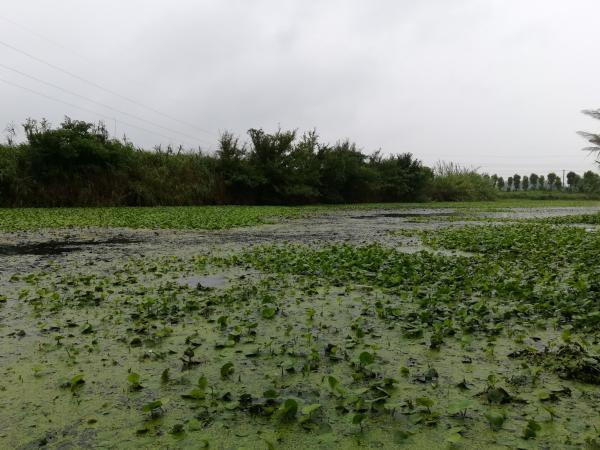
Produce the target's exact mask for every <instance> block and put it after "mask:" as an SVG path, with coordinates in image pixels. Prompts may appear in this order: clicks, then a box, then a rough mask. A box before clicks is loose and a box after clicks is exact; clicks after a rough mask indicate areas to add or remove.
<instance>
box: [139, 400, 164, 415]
mask: <svg viewBox="0 0 600 450" xmlns="http://www.w3.org/2000/svg"><path fill="white" fill-rule="evenodd" d="M162 405H163V403H162V401H160V400H154V401H152V402H150V403H146V404H145V405H144V406H142V411H144V412H152V411H154V410H155V409H159V408H161V407H162Z"/></svg>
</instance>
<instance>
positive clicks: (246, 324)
mask: <svg viewBox="0 0 600 450" xmlns="http://www.w3.org/2000/svg"><path fill="white" fill-rule="evenodd" d="M250 216H251V215H250ZM592 216H593V215H581V216H580V218H579V219H576V218H571V219H561V220H558V219H557V220H555V219H552V220H540V221H537V222H533V221H530V222H527V223H514V224H513V223H502V224H493V225H492V224H487V223H482V224H467V225H456V224H452V223H449V224H445V225H444V226H441V227H439V228H435V229H417V230H416V231H414V230H413V231H412V235H413V238H414V239H418V240H419V242H420V245H421V246H422V250H421V251H414V252H406V251H404V249H403V248H402V247H399V246H394V245H386V244H382V243H378V242H374V241H370V240H369V239H368V236H366V237H365V239H364V242H348V243H339V242H330V243H321V244H318V243H316V244H315V243H295V244H291V243H282V242H279V243H268V242H267V243H248V244H247V245H240V244H239V243H238V244H236V245H234V246H230V247H227V248H226V249H212V250H208V249H207V250H206V251H198V252H197V253H196V254H194V255H187V254H186V255H180V254H178V253H177V252H176V249H172V255H162V256H160V255H149V256H131V257H120V259H119V258H117V257H116V256H115V257H114V258H112V257H111V256H110V254H108V253H106V252H99V253H98V254H96V253H93V252H92V253H90V252H88V253H85V252H84V253H82V254H81V255H80V256H76V255H75V254H74V253H73V254H71V257H70V258H60V257H57V258H50V257H44V258H37V259H36V258H29V259H27V258H26V257H24V256H11V257H10V258H8V257H5V258H4V259H3V260H2V263H3V266H2V268H1V269H0V270H1V271H0V374H1V377H0V447H1V448H22V449H33V448H152V449H154V448H165V449H166V448H190V449H197V448H216V449H230V448H234V449H237V448H264V449H271V448H282V449H287V448H311V449H312V448H323V449H327V448H411V449H412V448H465V449H471V448H472V449H481V448H532V449H533V448H536V449H537V448H573V449H575V448H591V449H594V448H600V431H599V427H600V417H599V414H598V411H599V408H600V343H599V340H598V337H599V334H600V234H599V233H600V232H599V231H598V230H597V229H596V228H595V227H594V226H593V224H595V223H597V222H596V221H595V220H596V218H595V216H593V218H591V217H592ZM57 220H59V219H57ZM138 220H140V221H141V222H143V220H142V219H138ZM252 220H253V219H252ZM552 221H555V222H569V223H551V222H552ZM141 222H140V223H141ZM570 222H573V224H571V223H570ZM581 223H587V225H581ZM217 228H218V227H217ZM420 248H421V247H419V249H420ZM19 258H21V259H19ZM23 258H25V259H23ZM23 261H24V262H23ZM11 267H13V269H11Z"/></svg>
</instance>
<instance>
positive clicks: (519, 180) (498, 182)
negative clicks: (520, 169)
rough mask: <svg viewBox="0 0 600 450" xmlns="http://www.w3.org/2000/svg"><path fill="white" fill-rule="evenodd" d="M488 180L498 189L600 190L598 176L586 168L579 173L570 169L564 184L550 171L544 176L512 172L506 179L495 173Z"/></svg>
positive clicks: (590, 191) (599, 177)
mask: <svg viewBox="0 0 600 450" xmlns="http://www.w3.org/2000/svg"><path fill="white" fill-rule="evenodd" d="M489 178H490V182H491V183H492V186H494V187H495V188H496V189H498V190H500V191H506V192H515V191H565V190H567V191H568V192H579V193H598V192H600V176H599V175H598V174H597V173H595V172H592V171H591V170H588V171H586V172H584V173H583V175H579V174H577V173H575V172H573V171H570V172H568V173H567V175H566V179H565V185H563V181H562V179H561V177H560V176H559V175H557V174H556V173H555V172H550V173H548V174H547V175H546V176H544V175H538V174H536V173H531V174H530V175H523V176H521V175H519V174H514V175H513V176H512V177H508V178H507V179H506V181H505V180H504V178H503V177H501V176H498V175H496V174H494V175H492V176H491V177H489Z"/></svg>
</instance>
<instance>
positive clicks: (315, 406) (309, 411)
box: [302, 403, 321, 416]
mask: <svg viewBox="0 0 600 450" xmlns="http://www.w3.org/2000/svg"><path fill="white" fill-rule="evenodd" d="M319 409H321V404H320V403H312V404H310V405H306V406H305V407H304V408H302V414H305V415H307V416H310V415H312V414H313V413H314V412H315V411H318V410H319Z"/></svg>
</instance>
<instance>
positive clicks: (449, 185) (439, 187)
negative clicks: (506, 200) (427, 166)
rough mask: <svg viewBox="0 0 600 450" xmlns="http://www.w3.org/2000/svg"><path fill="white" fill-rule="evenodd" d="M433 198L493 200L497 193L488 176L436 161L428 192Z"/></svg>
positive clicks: (440, 199) (442, 199) (473, 170)
mask: <svg viewBox="0 0 600 450" xmlns="http://www.w3.org/2000/svg"><path fill="white" fill-rule="evenodd" d="M429 194H430V196H431V198H432V199H433V200H439V201H470V200H493V199H495V198H496V196H497V193H496V190H495V189H494V187H493V185H492V183H491V182H490V178H489V177H487V176H484V175H482V174H480V173H479V172H477V171H476V170H475V169H469V168H465V167H461V166H458V165H456V164H452V163H438V164H437V166H436V167H435V168H434V178H433V181H432V183H431V188H430V192H429Z"/></svg>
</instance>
